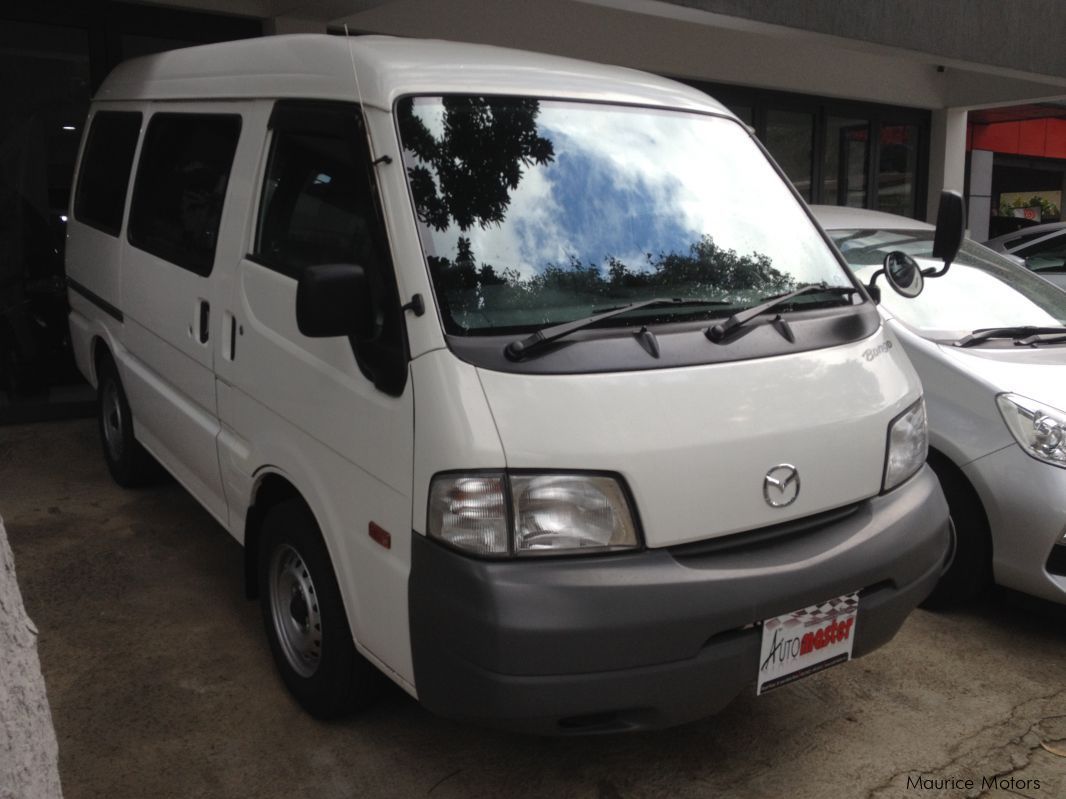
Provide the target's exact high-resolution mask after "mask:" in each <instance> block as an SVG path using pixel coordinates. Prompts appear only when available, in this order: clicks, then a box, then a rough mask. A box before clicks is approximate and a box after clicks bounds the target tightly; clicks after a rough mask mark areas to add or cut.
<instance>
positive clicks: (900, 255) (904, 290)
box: [884, 251, 925, 299]
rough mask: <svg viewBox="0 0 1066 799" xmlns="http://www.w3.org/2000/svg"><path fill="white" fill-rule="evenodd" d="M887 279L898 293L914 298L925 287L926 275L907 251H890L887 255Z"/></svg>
mask: <svg viewBox="0 0 1066 799" xmlns="http://www.w3.org/2000/svg"><path fill="white" fill-rule="evenodd" d="M884 271H885V280H887V281H888V285H890V286H891V287H892V288H893V289H894V290H895V291H896V293H897V294H899V295H901V296H903V297H907V298H908V299H914V298H915V297H917V296H918V295H919V294H921V293H922V289H923V288H925V277H924V276H923V275H922V268H921V267H920V266H919V265H918V262H917V261H915V260H914V259H913V258H911V257H910V256H909V255H907V253H905V252H899V251H896V252H890V253H889V254H888V255H886V256H885V267H884Z"/></svg>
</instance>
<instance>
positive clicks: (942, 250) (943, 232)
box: [925, 191, 966, 277]
mask: <svg viewBox="0 0 1066 799" xmlns="http://www.w3.org/2000/svg"><path fill="white" fill-rule="evenodd" d="M965 237H966V203H965V201H964V200H963V199H962V195H961V194H959V193H958V192H957V191H942V192H940V209H939V210H938V211H937V215H936V232H935V233H934V234H933V257H934V258H939V259H941V260H942V261H943V262H944V268H943V269H940V270H928V271H926V272H925V276H926V277H940V276H941V275H943V274H944V273H945V272H947V271H948V267H949V266H951V262H952V261H954V260H955V256H956V255H958V254H959V247H961V246H962V240H963V238H965Z"/></svg>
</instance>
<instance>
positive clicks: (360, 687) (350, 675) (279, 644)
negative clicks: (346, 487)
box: [258, 499, 381, 719]
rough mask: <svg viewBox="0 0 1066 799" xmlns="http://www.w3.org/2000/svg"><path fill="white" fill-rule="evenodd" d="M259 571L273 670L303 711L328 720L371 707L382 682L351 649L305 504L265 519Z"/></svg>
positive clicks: (285, 506) (280, 508) (284, 506)
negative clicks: (274, 666) (272, 657)
mask: <svg viewBox="0 0 1066 799" xmlns="http://www.w3.org/2000/svg"><path fill="white" fill-rule="evenodd" d="M258 570H259V588H260V607H261V609H262V613H263V624H264V626H265V627H266V633H267V639H268V641H269V642H270V650H271V652H272V654H273V656H274V663H275V665H276V666H277V669H278V671H279V673H280V675H281V679H282V681H283V682H284V683H285V686H286V687H287V688H288V689H289V692H290V693H291V694H292V695H293V697H294V698H295V699H296V701H297V702H299V703H300V706H301V707H303V708H304V710H306V711H307V712H308V713H310V714H311V715H312V716H314V717H315V718H320V719H329V718H337V717H339V716H344V715H348V714H350V713H352V712H354V711H356V710H359V709H360V708H362V707H365V706H366V705H367V704H369V703H370V702H371V701H372V700H373V699H374V698H375V697H376V695H377V692H378V687H379V685H380V679H381V678H380V675H379V674H378V671H377V669H376V668H374V666H373V665H372V664H371V663H370V662H369V661H367V660H366V658H364V657H363V656H362V655H360V654H359V653H358V652H357V651H356V649H355V644H354V643H353V641H352V633H351V628H350V627H349V625H348V617H347V614H345V612H344V603H343V601H342V599H341V594H340V589H339V588H338V586H337V578H336V576H335V575H334V573H333V568H332V565H331V564H330V559H329V553H328V552H327V550H326V547H325V544H323V542H322V536H321V534H320V532H319V529H318V525H317V524H316V523H315V520H314V518H313V517H312V515H311V512H310V510H308V508H307V506H306V505H305V504H304V503H303V502H302V501H300V500H297V499H292V500H287V501H285V502H282V503H280V504H278V505H276V506H274V507H273V508H271V509H270V510H269V511H268V512H267V514H266V518H265V519H264V520H263V528H262V538H261V541H260V546H259V563H258Z"/></svg>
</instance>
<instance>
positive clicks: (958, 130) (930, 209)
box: [925, 108, 966, 223]
mask: <svg viewBox="0 0 1066 799" xmlns="http://www.w3.org/2000/svg"><path fill="white" fill-rule="evenodd" d="M931 134H932V135H931V138H932V141H930V142H929V199H928V202H927V203H926V212H925V216H926V219H927V220H928V221H929V222H932V223H935V222H936V213H937V209H938V208H939V207H940V192H941V191H943V190H944V189H951V190H952V191H957V192H960V193H961V192H962V190H963V184H964V183H965V181H966V109H964V108H944V109H941V110H939V111H934V112H933V125H932V130H931Z"/></svg>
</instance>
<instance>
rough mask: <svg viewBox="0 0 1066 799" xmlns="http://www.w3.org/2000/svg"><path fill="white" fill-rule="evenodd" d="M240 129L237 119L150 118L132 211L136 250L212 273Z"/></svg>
mask: <svg viewBox="0 0 1066 799" xmlns="http://www.w3.org/2000/svg"><path fill="white" fill-rule="evenodd" d="M240 128H241V120H240V117H239V116H234V115H206V114H156V115H154V116H153V117H152V118H151V120H150V121H149V123H148V132H147V133H146V134H145V138H144V146H143V147H142V150H141V161H140V166H139V168H138V170H137V183H136V187H135V189H134V192H133V208H132V210H131V211H130V224H129V238H130V242H131V243H132V244H133V245H134V246H136V247H139V248H140V249H142V250H147V251H148V252H150V253H152V254H153V255H158V256H159V257H160V258H164V259H166V260H168V261H170V262H171V263H174V264H177V265H178V266H181V267H184V268H185V269H189V270H191V271H193V272H196V273H197V274H199V275H208V274H210V273H211V267H212V265H213V264H214V260H215V245H216V243H217V240H218V227H219V222H220V221H221V219H222V203H223V200H224V199H225V197H226V185H227V183H228V182H229V173H230V168H231V167H232V165H233V153H234V151H235V150H236V149H237V138H238V136H239V135H240Z"/></svg>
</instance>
